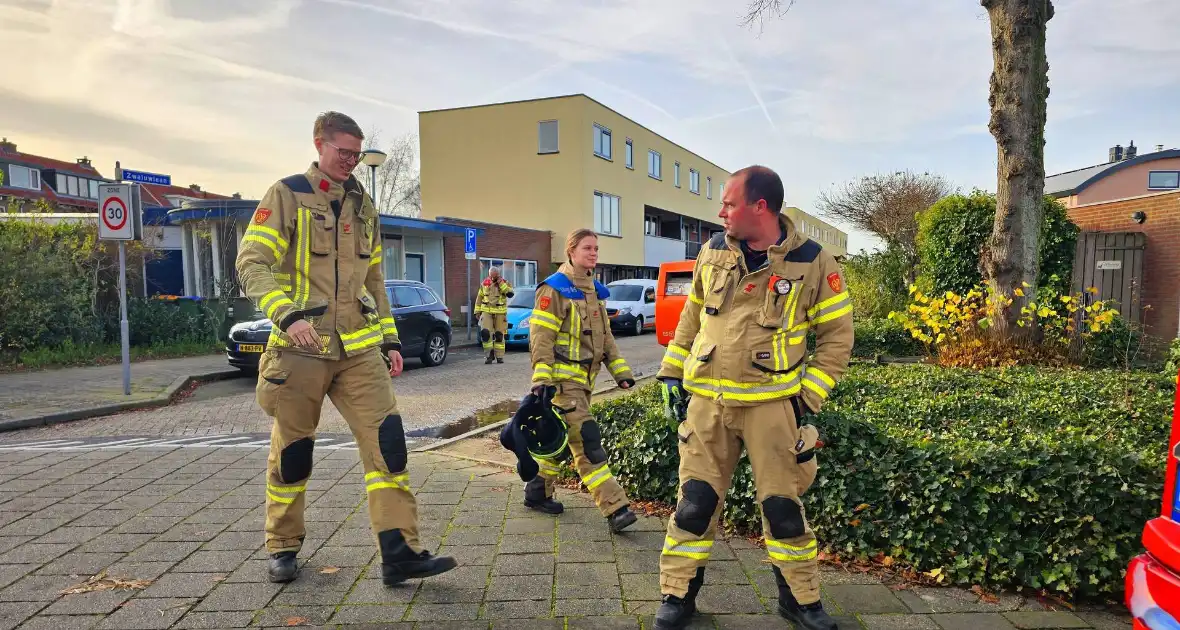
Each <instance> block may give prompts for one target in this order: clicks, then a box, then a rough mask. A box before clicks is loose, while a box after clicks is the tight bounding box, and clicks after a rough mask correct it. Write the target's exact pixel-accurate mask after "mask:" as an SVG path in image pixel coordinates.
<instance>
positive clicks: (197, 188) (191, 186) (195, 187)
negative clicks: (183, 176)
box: [188, 184, 201, 192]
mask: <svg viewBox="0 0 1180 630" xmlns="http://www.w3.org/2000/svg"><path fill="white" fill-rule="evenodd" d="M188 187H189V190H192V191H193V192H201V187H200V186H198V185H196V184H189V185H188Z"/></svg>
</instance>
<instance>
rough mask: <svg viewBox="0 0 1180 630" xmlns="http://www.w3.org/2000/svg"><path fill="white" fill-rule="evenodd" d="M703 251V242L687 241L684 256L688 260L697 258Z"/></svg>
mask: <svg viewBox="0 0 1180 630" xmlns="http://www.w3.org/2000/svg"><path fill="white" fill-rule="evenodd" d="M700 253H701V244H700V243H692V242H686V243H685V244H684V257H685V258H687V259H688V260H696V257H697V256H698V255H700Z"/></svg>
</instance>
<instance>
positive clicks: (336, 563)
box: [309, 545, 377, 567]
mask: <svg viewBox="0 0 1180 630" xmlns="http://www.w3.org/2000/svg"><path fill="white" fill-rule="evenodd" d="M376 555H377V547H376V546H375V545H370V546H365V547H328V546H324V547H321V548H320V549H318V550H317V551H316V552H315V554H314V555H312V556H311V559H310V560H309V563H310V564H313V565H315V566H319V567H325V566H329V567H363V566H365V565H366V564H369V562H370V561H371V560H373V558H374V557H375V556H376Z"/></svg>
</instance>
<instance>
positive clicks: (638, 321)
mask: <svg viewBox="0 0 1180 630" xmlns="http://www.w3.org/2000/svg"><path fill="white" fill-rule="evenodd" d="M631 334H632V335H642V334H643V316H642V315H640V316H639V317H636V318H635V325H634V326H632V327H631Z"/></svg>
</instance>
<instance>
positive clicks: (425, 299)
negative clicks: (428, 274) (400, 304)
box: [414, 287, 438, 304]
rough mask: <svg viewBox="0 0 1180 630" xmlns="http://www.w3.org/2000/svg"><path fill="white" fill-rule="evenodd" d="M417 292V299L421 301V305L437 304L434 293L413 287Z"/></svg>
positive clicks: (424, 288) (423, 288)
mask: <svg viewBox="0 0 1180 630" xmlns="http://www.w3.org/2000/svg"><path fill="white" fill-rule="evenodd" d="M414 290H415V291H417V292H418V299H420V300H422V303H423V304H434V303H435V302H438V298H437V297H435V296H434V292H433V291H431V290H430V289H427V288H426V287H414Z"/></svg>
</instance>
